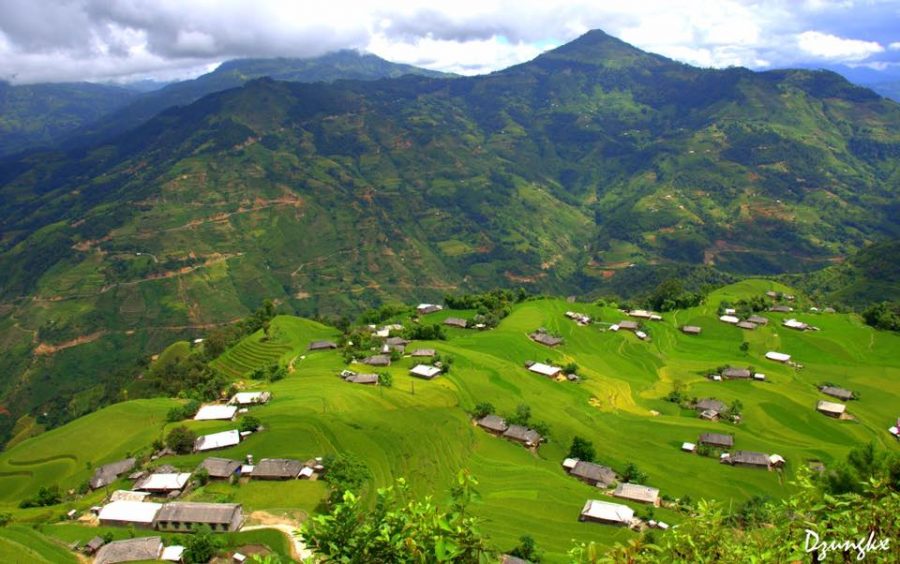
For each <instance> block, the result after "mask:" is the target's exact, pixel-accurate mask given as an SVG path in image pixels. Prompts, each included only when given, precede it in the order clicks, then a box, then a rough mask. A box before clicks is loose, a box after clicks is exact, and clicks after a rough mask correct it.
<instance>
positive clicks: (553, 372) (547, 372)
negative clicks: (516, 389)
mask: <svg viewBox="0 0 900 564" xmlns="http://www.w3.org/2000/svg"><path fill="white" fill-rule="evenodd" d="M528 370H530V371H532V372H534V373H535V374H540V375H541V376H546V377H547V378H556V377H557V376H559V375H560V374H562V368H560V367H559V366H550V365H549V364H544V363H542V362H534V363H532V364H530V365H529V366H528Z"/></svg>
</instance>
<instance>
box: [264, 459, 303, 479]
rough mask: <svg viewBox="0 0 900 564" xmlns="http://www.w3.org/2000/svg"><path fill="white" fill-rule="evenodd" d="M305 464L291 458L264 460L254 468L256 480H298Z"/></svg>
mask: <svg viewBox="0 0 900 564" xmlns="http://www.w3.org/2000/svg"><path fill="white" fill-rule="evenodd" d="M301 470H303V463H302V462H300V461H299V460H294V459H291V458H263V459H262V460H260V461H259V462H258V463H257V464H256V466H254V467H253V479H254V480H296V479H297V476H299V475H300V471H301Z"/></svg>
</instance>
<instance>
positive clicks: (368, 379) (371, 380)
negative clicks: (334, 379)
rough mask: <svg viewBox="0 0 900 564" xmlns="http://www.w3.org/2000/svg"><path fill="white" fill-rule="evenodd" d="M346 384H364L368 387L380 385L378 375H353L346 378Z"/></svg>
mask: <svg viewBox="0 0 900 564" xmlns="http://www.w3.org/2000/svg"><path fill="white" fill-rule="evenodd" d="M344 381H345V382H350V383H351V384H364V385H368V386H377V385H378V374H355V373H354V374H351V375H349V376H347V377H346V378H344Z"/></svg>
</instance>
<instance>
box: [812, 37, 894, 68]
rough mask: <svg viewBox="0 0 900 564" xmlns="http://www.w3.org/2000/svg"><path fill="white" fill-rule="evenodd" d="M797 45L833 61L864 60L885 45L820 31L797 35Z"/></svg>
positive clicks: (815, 55) (880, 50)
mask: <svg viewBox="0 0 900 564" xmlns="http://www.w3.org/2000/svg"><path fill="white" fill-rule="evenodd" d="M797 45H798V46H799V47H800V49H802V50H803V51H805V52H806V53H808V54H810V55H812V56H814V57H820V58H822V59H829V60H833V61H840V62H848V61H852V62H855V61H862V60H863V59H866V58H868V57H869V56H871V55H874V54H876V53H881V52H883V51H884V47H882V46H881V45H879V44H878V43H877V42H875V41H863V40H861V39H845V38H843V37H838V36H836V35H830V34H828V33H822V32H819V31H805V32H803V33H801V34H800V35H798V36H797Z"/></svg>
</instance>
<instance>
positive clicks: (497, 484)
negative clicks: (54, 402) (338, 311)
mask: <svg viewBox="0 0 900 564" xmlns="http://www.w3.org/2000/svg"><path fill="white" fill-rule="evenodd" d="M773 288H774V289H773ZM776 290H777V291H776ZM785 291H790V290H788V289H786V288H781V287H778V285H776V284H774V283H771V282H769V281H745V282H741V283H739V284H736V285H733V286H728V287H725V288H722V289H720V290H717V291H715V292H713V293H712V294H710V295H709V296H707V298H706V300H705V302H704V303H703V304H701V305H699V306H696V307H692V308H688V309H679V310H671V311H666V312H662V313H657V312H652V311H649V310H643V309H636V308H635V309H632V308H620V307H619V306H618V304H613V303H606V302H602V301H601V302H597V303H577V302H575V303H572V302H569V301H565V300H559V299H555V298H544V297H535V298H524V297H521V299H520V298H517V299H516V300H514V301H509V302H504V303H503V304H501V306H500V308H499V309H497V310H496V311H488V310H486V309H485V308H483V307H474V308H473V309H469V310H461V309H455V310H454V309H452V308H450V307H444V306H440V305H436V304H427V303H423V304H420V305H418V306H416V307H412V306H410V307H401V308H396V311H393V310H392V311H386V312H385V315H384V319H382V320H381V321H379V322H377V323H363V324H359V325H354V326H351V327H348V328H347V329H346V330H344V331H338V330H337V329H335V328H333V327H329V326H326V325H322V324H319V323H316V322H313V321H310V320H305V319H300V318H294V317H285V316H279V317H275V318H274V319H272V321H271V324H267V325H266V327H265V328H264V329H261V330H259V331H257V332H255V333H253V334H251V335H249V336H247V337H245V338H244V339H242V340H240V341H239V342H237V343H236V344H235V345H234V346H232V347H230V348H228V350H226V351H225V352H224V353H223V354H222V355H221V356H220V357H218V358H216V359H215V360H214V361H213V362H212V363H211V365H212V366H218V367H221V371H222V373H224V374H228V375H229V386H228V389H227V390H224V391H223V392H224V395H223V396H222V397H221V399H220V400H219V401H206V402H197V401H193V400H192V401H190V402H188V401H186V400H185V399H163V398H160V399H154V400H137V401H133V402H125V403H122V404H118V405H116V406H112V407H110V408H107V409H104V410H101V411H100V412H98V413H95V414H92V415H89V416H86V417H84V418H82V419H80V420H77V421H75V422H73V423H70V424H69V425H66V426H64V427H62V428H59V429H56V430H53V431H49V432H47V433H45V434H43V435H39V436H37V437H35V438H32V439H28V440H26V441H24V442H22V443H21V444H19V445H16V446H14V447H13V448H11V449H9V450H8V451H6V452H4V453H3V454H2V455H0V491H2V492H3V493H2V494H0V503H2V505H0V507H9V508H11V511H12V515H13V516H14V517H13V519H14V520H15V521H16V522H19V521H21V522H22V523H42V528H41V529H40V531H41V534H42V535H44V536H45V537H46V538H47V539H51V540H52V542H56V543H59V542H65V544H66V546H67V550H68V551H69V552H70V553H72V554H75V553H78V554H80V555H83V556H84V557H91V558H94V560H95V561H96V562H102V563H107V562H109V563H112V562H122V561H127V560H128V559H133V558H138V557H140V558H142V559H158V558H162V559H167V560H173V561H177V560H178V559H179V558H180V557H181V554H182V552H183V550H184V549H185V547H184V546H183V544H181V543H184V542H185V540H184V539H185V534H186V533H192V532H193V531H196V530H198V527H208V529H209V530H210V531H212V532H215V533H219V534H223V535H224V534H233V535H242V534H252V533H255V532H256V531H257V530H258V529H259V527H261V526H263V525H265V524H266V523H267V522H269V523H271V522H277V523H281V524H283V525H284V524H287V526H290V527H293V528H299V527H301V526H302V523H303V522H304V521H305V520H307V519H308V518H309V517H310V516H311V515H313V514H314V513H316V512H319V511H322V505H321V504H322V503H325V501H324V500H325V499H326V498H327V496H328V495H329V494H328V491H329V489H333V488H337V487H339V485H340V484H341V483H343V482H341V481H339V479H338V478H337V475H342V474H346V473H348V472H347V471H345V469H344V467H346V468H350V469H351V470H350V471H349V473H351V474H354V473H355V474H358V476H357V477H358V478H359V479H360V482H359V483H366V482H369V481H370V480H371V484H372V485H376V486H384V485H388V484H390V483H391V481H392V480H393V479H395V478H398V477H404V478H406V479H408V480H409V481H410V483H411V485H412V487H413V488H414V491H416V492H421V493H423V494H433V493H434V492H438V491H441V488H442V487H443V486H445V485H447V484H449V483H450V481H451V478H450V477H451V476H453V475H454V474H455V473H456V472H457V471H459V470H461V469H468V470H471V472H472V473H473V474H474V475H475V476H477V477H478V478H480V480H481V481H480V486H479V489H480V490H481V493H482V496H483V497H482V499H481V501H480V502H478V503H477V504H476V505H475V511H476V512H477V513H478V514H479V515H481V516H483V517H484V518H485V519H486V520H487V521H486V525H485V528H486V529H487V530H488V532H489V533H491V538H492V542H494V543H495V544H496V546H497V547H498V551H499V552H498V554H499V553H502V552H503V550H504V549H508V548H509V547H511V546H513V545H514V544H515V540H516V538H517V536H518V535H519V534H521V532H523V531H524V532H527V533H528V535H530V536H533V537H534V539H536V540H537V542H538V544H539V545H540V546H542V547H544V551H545V561H547V562H555V561H561V560H562V555H563V554H564V553H565V551H566V550H567V547H566V545H567V543H568V542H569V539H571V538H577V539H582V540H585V541H587V540H590V541H595V542H599V543H601V544H606V545H609V544H611V543H613V542H621V541H623V540H627V539H628V538H632V537H631V536H632V535H636V534H638V532H640V531H648V530H653V531H656V533H655V534H667V531H668V530H669V529H671V528H672V527H677V526H678V524H679V523H680V522H682V521H683V520H684V519H686V518H687V517H688V516H689V515H690V508H691V503H692V502H691V500H698V499H710V498H713V499H734V500H737V501H741V500H744V499H746V498H747V496H748V494H753V495H761V496H771V497H783V496H785V495H788V494H789V493H790V492H791V490H792V486H791V483H792V480H793V477H794V476H796V475H797V473H798V472H800V471H801V469H815V471H816V472H823V471H825V469H827V468H829V466H830V465H831V464H832V463H833V462H835V461H836V460H838V459H840V458H842V457H843V456H844V455H845V453H846V452H847V451H848V450H849V449H850V448H853V447H855V446H859V445H861V444H865V443H868V442H874V443H876V444H878V445H880V446H881V447H883V448H886V449H893V450H895V451H896V450H898V448H900V447H898V439H897V437H898V431H897V427H896V426H895V423H896V421H897V417H898V415H900V412H898V411H897V409H898V406H897V405H896V402H895V401H894V400H895V398H896V397H898V394H900V389H898V388H897V386H898V382H900V379H898V378H891V377H890V376H892V375H893V376H900V364H898V360H897V358H896V355H895V352H896V350H897V347H898V345H900V337H898V336H897V335H895V334H891V333H882V332H876V331H874V330H872V329H871V328H868V327H866V326H864V325H863V324H861V323H860V322H859V321H858V319H856V318H855V317H854V316H852V315H848V314H842V313H837V312H835V311H834V310H830V309H829V308H828V307H827V305H823V304H811V303H809V302H808V301H807V300H805V299H804V298H803V297H802V296H794V295H791V294H787V293H785ZM748 304H749V306H748ZM785 304H791V305H789V306H788V305H785ZM751 306H752V307H751ZM742 324H743V325H742ZM203 346H204V343H203V339H202V337H201V338H198V339H197V340H196V341H195V342H194V343H192V344H191V348H192V349H195V350H199V349H202V347H203ZM186 354H190V353H189V352H188V353H186ZM166 358H168V356H167V355H166V354H165V353H163V354H162V355H160V359H166ZM162 361H163V360H157V362H162ZM349 384H360V385H359V386H352V385H349ZM839 402H840V403H839ZM848 404H849V405H850V407H849V408H848ZM109 424H113V425H116V426H118V427H119V428H120V432H118V433H115V434H111V435H101V436H97V437H95V438H94V439H93V440H90V439H89V437H91V435H92V433H94V430H95V429H96V428H97V426H104V425H109ZM74 445H79V446H78V448H74ZM343 456H347V457H350V458H348V459H342V458H341V457H343ZM351 459H352V460H353V461H354V462H353V463H348V462H347V461H348V460H351ZM347 464H350V465H349V466H346V465H347ZM23 472H25V473H23ZM333 473H334V475H333ZM696 476H707V477H709V479H704V480H701V481H697V480H695V479H694V477H696ZM341 479H344V478H341ZM51 483H52V484H53V485H55V486H57V487H58V488H59V489H60V492H61V495H60V499H59V500H58V502H57V503H55V504H48V505H43V504H40V503H37V502H35V505H34V506H32V507H29V506H28V504H25V503H23V500H26V499H30V497H31V496H34V495H36V492H38V489H39V488H44V487H45V486H47V485H48V484H51ZM80 484H83V485H80ZM368 491H369V492H370V495H371V491H372V488H369V490H368ZM370 499H371V498H370ZM16 506H21V507H16ZM538 511H539V512H541V514H542V515H543V516H544V517H543V518H542V519H541V524H540V526H535V525H534V523H532V522H531V520H530V518H529V517H528V516H529V515H531V514H533V513H535V512H538ZM241 531H244V532H241ZM126 533H127V534H126ZM279 534H280V533H279ZM127 537H134V538H127ZM229 538H231V539H232V540H231V541H229V545H228V546H229V547H230V548H229V549H227V550H226V552H228V554H229V557H231V558H233V559H235V561H239V560H238V558H244V557H246V555H245V554H244V553H243V552H242V550H243V551H245V552H246V549H247V548H248V546H249V548H250V549H251V550H256V549H255V548H254V547H253V546H250V545H252V544H253V543H251V542H248V543H245V544H242V543H241V541H240V537H229ZM288 544H289V545H290V547H288V548H282V550H284V552H285V556H288V557H294V558H296V557H298V556H301V555H302V550H303V547H302V546H299V547H298V546H296V543H294V541H290V542H289V543H288ZM514 561H515V560H506V562H514Z"/></svg>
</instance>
